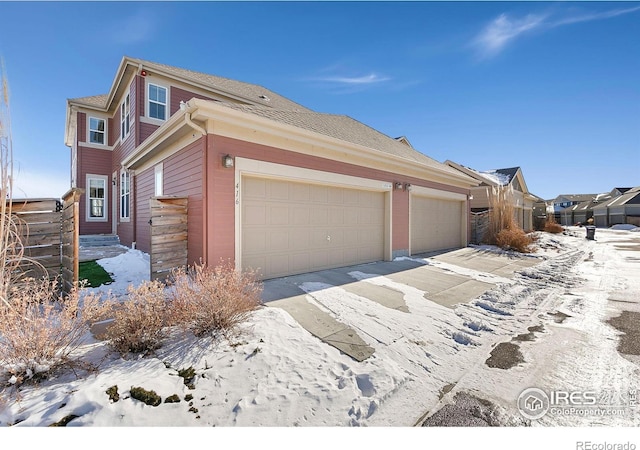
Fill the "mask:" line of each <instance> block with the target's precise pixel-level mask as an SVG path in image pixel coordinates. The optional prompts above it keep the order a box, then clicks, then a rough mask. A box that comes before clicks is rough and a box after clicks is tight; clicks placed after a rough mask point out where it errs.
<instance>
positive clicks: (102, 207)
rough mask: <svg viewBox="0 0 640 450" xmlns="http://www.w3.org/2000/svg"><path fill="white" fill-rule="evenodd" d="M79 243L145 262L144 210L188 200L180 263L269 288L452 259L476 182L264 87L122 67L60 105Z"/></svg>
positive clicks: (148, 65)
mask: <svg viewBox="0 0 640 450" xmlns="http://www.w3.org/2000/svg"><path fill="white" fill-rule="evenodd" d="M65 143H66V145H67V146H68V147H70V149H71V166H72V167H71V180H72V187H79V188H83V189H85V193H84V197H83V198H82V200H81V205H80V212H81V217H80V232H81V234H117V235H118V236H119V238H120V241H121V242H122V243H123V244H124V245H127V246H135V247H136V248H138V249H140V250H143V251H145V252H150V251H151V250H152V249H151V248H150V242H151V241H150V227H151V225H150V224H149V220H150V206H149V199H150V198H152V197H156V196H181V197H187V198H188V219H187V220H188V259H189V262H191V263H192V262H196V261H198V260H200V259H201V258H202V259H203V260H204V261H205V262H210V263H216V262H218V261H219V260H220V259H231V260H234V261H235V263H236V265H237V267H239V268H249V267H251V268H254V269H255V268H259V270H260V271H261V273H262V276H263V277H264V278H270V277H276V276H283V275H289V274H294V273H304V272H309V271H314V270H319V269H325V268H330V267H339V266H346V265H351V264H356V263H362V262H369V261H377V260H390V259H392V258H393V257H395V256H399V255H409V254H415V253H421V252H428V251H434V250H441V249H447V248H458V247H462V246H465V245H466V244H467V240H468V234H469V230H468V223H469V222H468V221H469V217H468V212H469V200H468V197H469V194H470V188H471V187H472V186H474V185H476V184H477V182H476V181H475V180H473V179H472V178H470V177H468V176H467V175H465V174H462V173H460V172H459V171H457V170H454V169H452V168H451V167H448V166H446V165H444V164H441V163H439V162H437V161H435V160H433V159H431V158H429V157H428V156H426V155H424V154H423V153H420V152H419V151H417V150H415V149H413V148H412V147H411V146H410V145H408V141H407V142H403V141H399V140H396V139H393V138H391V137H389V136H386V135H384V134H383V133H380V132H379V131H377V130H374V129H373V128H371V127H368V126H366V125H364V124H362V123H360V122H358V121H357V120H354V119H352V118H350V117H347V116H342V115H334V114H324V113H319V112H316V111H313V110H311V109H309V108H306V107H304V106H302V105H300V104H298V103H296V102H294V101H292V100H289V99H287V98H285V97H283V96H281V95H279V94H277V93H275V92H273V91H270V90H268V89H266V88H264V87H262V86H259V85H255V84H251V83H245V82H241V81H236V80H231V79H227V78H222V77H218V76H213V75H208V74H204V73H199V72H194V71H190V70H186V69H180V68H176V67H172V66H168V65H164V64H158V63H154V62H150V61H144V60H140V59H135V58H130V57H124V58H123V59H122V61H121V63H120V65H119V67H118V68H117V71H116V75H115V78H114V80H113V83H112V85H111V86H110V88H108V91H107V93H106V94H103V95H96V96H90V97H83V98H74V99H70V100H68V102H67V119H66V134H65Z"/></svg>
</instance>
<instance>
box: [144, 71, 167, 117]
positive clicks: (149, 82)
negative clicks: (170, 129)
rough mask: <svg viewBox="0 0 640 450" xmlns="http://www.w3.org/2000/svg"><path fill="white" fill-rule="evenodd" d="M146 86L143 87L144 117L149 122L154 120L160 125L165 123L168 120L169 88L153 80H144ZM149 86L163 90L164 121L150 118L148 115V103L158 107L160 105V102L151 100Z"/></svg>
mask: <svg viewBox="0 0 640 450" xmlns="http://www.w3.org/2000/svg"><path fill="white" fill-rule="evenodd" d="M145 81H146V85H145V99H144V116H145V117H146V118H147V119H149V120H154V121H158V122H160V123H165V122H166V121H167V119H169V116H170V114H169V112H170V110H169V88H168V87H167V86H165V85H163V84H160V83H159V82H157V81H155V80H153V79H148V78H147V79H146V80H145ZM151 86H155V87H158V88H162V89H164V90H165V103H164V119H159V118H157V117H150V115H149V109H150V108H149V106H150V103H151V102H153V103H156V104H159V105H162V103H161V102H158V101H156V100H151V98H150V95H149V90H150V89H151Z"/></svg>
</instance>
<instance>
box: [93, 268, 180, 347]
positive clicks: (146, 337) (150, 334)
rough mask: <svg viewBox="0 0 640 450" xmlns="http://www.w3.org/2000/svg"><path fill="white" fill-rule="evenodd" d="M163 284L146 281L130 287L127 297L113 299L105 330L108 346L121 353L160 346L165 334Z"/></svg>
mask: <svg viewBox="0 0 640 450" xmlns="http://www.w3.org/2000/svg"><path fill="white" fill-rule="evenodd" d="M164 289H165V285H164V283H162V282H160V281H158V280H154V281H145V282H143V283H142V284H140V285H139V286H137V287H134V286H129V288H128V290H127V298H126V299H125V300H124V301H122V302H119V301H115V300H112V301H110V302H109V306H110V308H111V311H112V315H111V317H113V322H112V323H111V324H109V326H108V327H107V329H106V331H105V335H104V337H105V339H107V340H108V341H109V345H111V346H112V347H113V348H115V349H116V350H117V351H119V352H120V353H127V352H133V353H142V352H145V351H149V350H155V349H156V348H158V347H160V345H161V344H162V341H163V339H164V338H165V337H166V332H165V330H164V327H165V326H166V325H167V317H168V311H167V302H166V299H165V292H164Z"/></svg>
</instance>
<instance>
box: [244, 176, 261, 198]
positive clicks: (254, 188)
mask: <svg viewBox="0 0 640 450" xmlns="http://www.w3.org/2000/svg"><path fill="white" fill-rule="evenodd" d="M243 195H244V197H245V198H247V199H255V198H262V199H264V198H266V195H267V185H266V181H265V180H262V179H260V178H248V179H247V180H246V182H245V183H244V186H243Z"/></svg>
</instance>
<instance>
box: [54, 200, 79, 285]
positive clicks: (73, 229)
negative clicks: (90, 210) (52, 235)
mask: <svg viewBox="0 0 640 450" xmlns="http://www.w3.org/2000/svg"><path fill="white" fill-rule="evenodd" d="M83 193H84V189H77V188H74V189H71V190H70V191H69V192H67V193H66V194H64V196H63V197H62V202H63V206H62V217H61V221H62V229H61V235H62V237H61V252H60V263H61V275H62V289H63V290H64V292H70V291H71V289H72V288H73V286H75V285H76V284H77V283H78V274H79V272H80V255H79V247H80V223H79V218H80V196H81V195H82V194H83Z"/></svg>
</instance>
